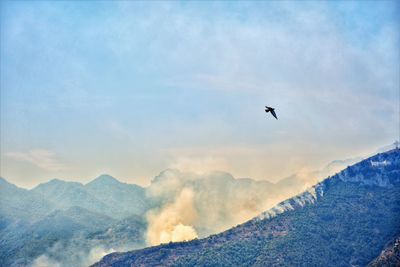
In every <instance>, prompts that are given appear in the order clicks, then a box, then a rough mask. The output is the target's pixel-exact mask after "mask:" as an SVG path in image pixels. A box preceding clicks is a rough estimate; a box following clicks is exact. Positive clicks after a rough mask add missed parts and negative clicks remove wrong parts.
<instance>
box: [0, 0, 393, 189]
mask: <svg viewBox="0 0 400 267" xmlns="http://www.w3.org/2000/svg"><path fill="white" fill-rule="evenodd" d="M399 14H400V13H399V4H397V3H396V1H359V2H350V1H339V2H333V1H326V2H324V1H312V2H290V1H283V2H278V1H271V2H258V1H257V2H225V1H223V2H208V1H207V2H189V3H187V2H175V1H174V2H151V3H147V2H130V1H121V2H111V1H105V2H95V1H71V2H63V1H57V2H51V1H48V2H40V1H15V2H11V1H2V3H1V43H0V44H1V47H0V48H1V49H0V50H1V51H0V53H1V54H0V55H1V63H0V64H1V65H0V66H1V81H0V85H1V100H0V101H1V102H0V103H1V108H0V111H1V113H0V119H1V130H0V133H1V140H0V144H1V148H0V157H1V171H0V174H1V176H3V177H5V178H7V179H8V180H10V181H12V182H15V183H16V184H19V185H22V186H28V187H29V186H32V185H35V184H37V183H38V182H42V181H46V180H48V179H50V178H54V177H58V178H63V179H67V180H78V181H82V182H85V181H88V180H90V179H92V178H93V177H95V176H97V175H99V174H101V173H109V174H111V175H114V176H116V177H118V178H120V179H122V180H124V181H129V182H135V183H141V184H146V183H147V182H148V181H149V179H151V178H152V177H154V176H155V175H156V174H157V173H158V172H160V171H161V170H163V169H165V168H171V167H172V168H179V169H183V170H188V171H195V172H206V171H211V170H214V169H218V170H222V171H228V172H231V173H232V174H233V175H235V176H239V177H253V178H256V179H269V180H273V181H274V180H277V179H279V178H282V177H285V176H287V175H290V174H291V173H294V172H296V171H298V170H300V169H304V168H307V169H313V168H319V167H321V166H323V165H324V164H326V163H327V162H329V161H330V160H333V159H338V158H346V157H352V156H358V155H363V154H365V153H367V152H370V151H372V150H374V149H375V148H377V147H379V146H382V145H386V144H388V143H391V142H393V141H394V140H395V139H398V138H399V126H398V125H399V58H400V57H399V48H398V47H399V30H398V29H399ZM264 105H271V106H274V107H276V110H277V113H278V116H279V120H278V121H275V120H272V119H271V117H268V116H267V115H266V114H265V113H264V111H263V107H264Z"/></svg>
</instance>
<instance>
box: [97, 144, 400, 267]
mask: <svg viewBox="0 0 400 267" xmlns="http://www.w3.org/2000/svg"><path fill="white" fill-rule="evenodd" d="M399 195H400V150H399V149H395V150H391V151H388V152H385V153H382V154H377V155H375V156H373V157H370V158H368V159H366V160H363V161H361V162H359V163H357V164H355V165H352V166H350V167H348V168H346V169H345V170H343V171H341V172H340V173H338V174H336V175H334V176H332V177H329V178H327V179H325V180H324V181H322V182H321V183H318V184H317V185H315V186H313V187H312V188H310V189H309V190H307V191H305V192H304V193H302V194H300V195H297V196H296V197H294V198H291V199H288V200H286V201H283V202H281V203H280V204H278V205H277V206H276V207H274V208H272V209H270V210H268V211H266V212H264V213H262V214H260V216H257V217H255V218H253V219H252V220H250V221H248V222H246V223H244V224H241V225H238V226H236V227H234V228H231V229H229V230H227V231H225V232H223V233H220V234H217V235H212V236H209V237H207V238H204V239H199V240H193V241H190V242H179V243H168V244H163V245H160V246H156V247H150V248H145V249H141V250H136V251H131V252H126V253H112V254H109V255H107V256H105V257H104V258H103V259H102V260H101V261H100V262H98V263H97V264H95V265H93V266H160V265H162V266H365V265H367V264H368V263H369V262H371V261H372V260H373V259H374V258H375V257H377V256H378V255H379V253H380V252H381V250H382V249H384V247H385V245H386V244H387V242H388V241H389V240H393V239H394V238H396V237H398V236H400V198H399V197H398V196H399Z"/></svg>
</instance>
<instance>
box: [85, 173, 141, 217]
mask: <svg viewBox="0 0 400 267" xmlns="http://www.w3.org/2000/svg"><path fill="white" fill-rule="evenodd" d="M84 187H85V189H86V191H87V192H88V193H90V194H91V195H92V196H94V197H96V198H97V199H98V200H100V201H102V202H103V203H107V205H108V206H111V207H112V208H113V212H114V213H116V212H117V213H119V215H118V216H119V217H120V218H123V217H127V216H130V215H132V214H136V215H143V214H144V213H145V212H146V211H147V209H148V207H149V205H148V201H147V200H146V193H145V189H144V188H143V187H140V186H138V185H135V184H126V183H121V182H119V181H118V180H117V179H115V178H114V177H111V176H109V175H101V176H99V177H98V178H96V179H95V180H93V181H91V182H90V183H88V184H86V185H85V186H84Z"/></svg>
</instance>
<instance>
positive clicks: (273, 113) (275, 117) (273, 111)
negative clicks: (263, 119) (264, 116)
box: [271, 109, 278, 119]
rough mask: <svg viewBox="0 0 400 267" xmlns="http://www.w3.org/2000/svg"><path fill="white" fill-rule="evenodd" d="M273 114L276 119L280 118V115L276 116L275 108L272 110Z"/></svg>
mask: <svg viewBox="0 0 400 267" xmlns="http://www.w3.org/2000/svg"><path fill="white" fill-rule="evenodd" d="M271 114H272V116H274V117H275V119H278V117H277V116H276V113H275V110H273V109H272V110H271Z"/></svg>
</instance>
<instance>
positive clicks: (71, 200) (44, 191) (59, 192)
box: [32, 179, 110, 212]
mask: <svg viewBox="0 0 400 267" xmlns="http://www.w3.org/2000/svg"><path fill="white" fill-rule="evenodd" d="M32 191H33V192H35V193H37V194H40V195H42V196H43V197H44V198H46V199H48V200H50V201H51V202H53V203H54V204H55V205H57V207H59V208H60V209H67V208H70V207H73V206H78V207H83V208H85V209H88V210H92V211H96V212H102V211H104V210H108V209H110V207H109V206H108V205H107V204H106V203H103V202H101V201H100V200H99V199H97V198H96V197H94V196H93V195H91V194H90V193H89V192H87V191H86V189H85V187H84V186H83V185H82V184H81V183H77V182H66V181H62V180H58V179H53V180H51V181H50V182H47V183H42V184H40V185H38V186H37V187H35V188H34V189H32Z"/></svg>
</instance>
